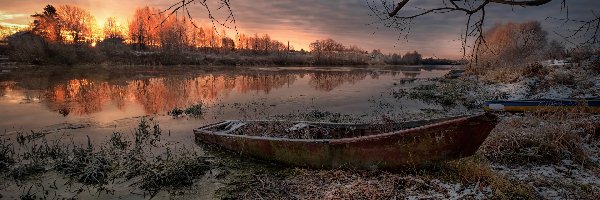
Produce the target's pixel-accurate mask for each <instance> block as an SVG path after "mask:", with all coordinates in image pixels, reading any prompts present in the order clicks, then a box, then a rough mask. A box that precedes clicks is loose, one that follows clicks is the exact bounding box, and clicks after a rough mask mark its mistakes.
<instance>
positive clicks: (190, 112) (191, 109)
mask: <svg viewBox="0 0 600 200" xmlns="http://www.w3.org/2000/svg"><path fill="white" fill-rule="evenodd" d="M202 107H203V104H202V102H200V103H197V104H192V105H190V106H188V107H186V108H173V109H172V110H170V111H169V112H167V115H169V116H171V117H173V118H179V117H182V116H183V115H184V114H185V115H187V116H190V117H193V118H201V117H202V115H203V114H204V112H203V111H202Z"/></svg>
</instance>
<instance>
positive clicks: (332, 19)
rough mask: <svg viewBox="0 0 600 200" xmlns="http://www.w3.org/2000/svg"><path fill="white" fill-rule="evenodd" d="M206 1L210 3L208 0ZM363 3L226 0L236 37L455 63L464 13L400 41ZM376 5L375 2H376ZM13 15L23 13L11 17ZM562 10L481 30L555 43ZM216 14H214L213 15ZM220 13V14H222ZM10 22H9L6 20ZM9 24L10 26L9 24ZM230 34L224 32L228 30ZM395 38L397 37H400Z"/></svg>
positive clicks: (109, 1) (432, 18)
mask: <svg viewBox="0 0 600 200" xmlns="http://www.w3.org/2000/svg"><path fill="white" fill-rule="evenodd" d="M209 1H210V0H209ZM175 2H177V1H175V0H171V1H167V0H147V1H144V0H128V1H123V0H69V1H68V0H54V1H44V3H40V1H39V0H21V1H8V2H6V3H4V4H3V8H2V9H0V10H1V11H2V12H1V13H0V14H9V13H10V14H9V15H8V16H3V17H0V22H5V23H21V24H27V23H28V20H30V19H28V17H27V16H28V15H29V14H33V13H35V12H41V10H42V8H43V7H44V6H45V5H46V4H53V5H60V4H75V5H79V6H81V7H83V8H86V9H89V10H90V11H91V13H92V14H93V15H95V16H96V18H97V19H98V21H102V20H104V19H105V18H107V17H109V16H116V17H117V18H119V19H120V20H121V21H127V20H128V19H129V18H130V16H131V15H132V14H133V11H134V10H135V9H136V8H138V7H143V6H152V7H157V8H162V9H165V8H167V7H168V5H170V4H172V3H175ZM366 2H367V0H278V1H272V0H231V5H232V9H233V11H234V14H235V16H236V19H237V24H236V25H237V27H238V28H239V30H240V31H241V32H244V33H248V34H253V33H259V34H260V33H268V34H270V35H271V36H272V38H274V39H277V40H280V41H282V42H284V43H285V42H286V41H287V40H290V43H291V44H292V45H293V46H295V47H296V49H300V48H307V47H308V44H309V43H310V42H311V41H314V40H317V39H323V38H332V39H335V40H338V41H340V42H342V43H344V44H347V45H350V44H352V45H358V46H360V47H362V48H364V49H365V50H372V49H382V50H383V51H384V52H390V53H391V52H401V53H402V52H406V51H412V50H417V51H420V52H421V53H423V54H424V55H426V56H433V55H436V56H438V57H452V58H458V57H460V56H462V53H461V52H460V50H461V48H460V45H461V41H460V36H461V34H462V33H464V29H465V27H466V24H465V23H466V21H467V18H466V16H465V15H464V14H463V13H447V14H435V15H429V16H424V17H421V18H419V19H417V20H415V21H413V22H414V24H413V25H412V26H411V31H410V34H409V35H408V38H407V39H404V38H403V37H401V36H403V35H402V34H401V33H399V32H398V30H396V29H390V28H386V27H383V26H381V25H377V24H373V23H376V22H378V19H377V18H375V17H372V16H370V15H371V14H372V12H371V10H370V9H369V8H368V7H367V4H366ZM376 2H378V1H376ZM440 2H441V1H439V0H436V1H411V2H410V3H409V4H408V5H407V7H406V10H403V12H401V14H410V13H416V12H418V11H419V10H420V9H422V8H431V7H434V6H438V5H440ZM567 5H568V10H569V12H568V13H569V17H570V18H572V19H585V18H586V17H590V16H593V15H592V13H591V10H592V9H594V8H600V1H590V0H569V1H568V2H567ZM190 12H191V14H192V15H193V16H194V17H195V18H196V19H197V21H199V22H204V23H208V20H207V17H206V16H207V13H206V12H205V10H204V9H203V8H202V7H201V5H199V4H195V5H192V7H190ZM13 13H28V14H26V15H23V14H21V15H20V16H21V17H19V16H13ZM566 13H567V12H566V10H565V9H563V8H561V1H553V2H551V3H549V4H547V5H543V6H539V7H531V8H521V7H513V6H506V5H497V4H495V5H490V6H489V7H488V8H487V9H486V23H485V26H486V27H491V26H493V25H494V24H496V23H503V22H507V21H513V22H522V21H530V20H538V21H541V22H542V25H543V27H544V28H545V29H546V30H547V31H548V32H549V33H550V35H549V37H550V38H553V39H559V38H558V36H557V35H556V34H554V32H555V31H556V32H565V31H567V28H568V27H569V26H573V24H571V25H565V24H562V22H560V21H558V20H550V19H546V18H547V17H556V18H562V17H565V15H566ZM217 14H218V13H217ZM221 14H223V13H221ZM8 17H13V18H12V19H5V18H8ZM9 20H10V21H9ZM228 32H229V31H228ZM399 36H400V37H399Z"/></svg>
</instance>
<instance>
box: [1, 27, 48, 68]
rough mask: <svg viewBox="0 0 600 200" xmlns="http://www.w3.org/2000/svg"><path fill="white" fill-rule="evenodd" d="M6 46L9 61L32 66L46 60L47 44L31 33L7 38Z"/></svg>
mask: <svg viewBox="0 0 600 200" xmlns="http://www.w3.org/2000/svg"><path fill="white" fill-rule="evenodd" d="M8 46H9V49H10V50H9V52H10V53H9V55H8V56H9V57H10V59H11V60H14V61H18V62H28V63H33V64H41V63H44V62H46V61H47V60H48V53H47V51H48V43H46V41H44V38H42V37H40V36H37V35H34V34H32V33H31V32H19V33H16V34H14V35H12V36H10V37H8Z"/></svg>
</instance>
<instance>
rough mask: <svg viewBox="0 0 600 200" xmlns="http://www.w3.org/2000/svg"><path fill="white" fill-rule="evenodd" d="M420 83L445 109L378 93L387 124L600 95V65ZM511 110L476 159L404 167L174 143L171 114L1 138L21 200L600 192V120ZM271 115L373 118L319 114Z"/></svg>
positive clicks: (404, 91)
mask: <svg viewBox="0 0 600 200" xmlns="http://www.w3.org/2000/svg"><path fill="white" fill-rule="evenodd" d="M415 81H417V82H422V84H414V85H413V86H411V87H408V86H406V85H404V84H403V82H404V81H399V82H398V83H395V86H394V87H393V88H392V89H391V90H390V91H389V94H388V95H390V96H393V97H396V98H411V99H418V100H421V101H424V102H428V103H431V104H436V105H440V106H439V109H427V110H422V111H421V112H417V113H386V112H383V111H381V110H387V107H386V106H385V105H386V102H383V100H381V101H380V100H378V99H374V100H373V103H374V105H375V106H374V109H375V110H378V109H379V110H380V111H381V112H376V113H379V116H377V117H379V120H383V119H385V120H395V121H401V120H410V119H420V118H432V117H442V116H448V115H458V114H469V113H477V112H481V104H482V103H483V100H485V99H522V98H583V97H592V96H600V91H599V90H600V78H599V76H598V74H597V72H590V71H588V70H587V69H586V68H583V67H575V66H574V67H571V68H568V69H567V68H563V67H555V68H547V67H543V68H535V69H529V71H527V73H521V72H517V73H515V72H513V71H511V70H496V71H495V72H494V73H488V74H479V75H477V76H474V75H473V76H469V75H467V76H465V77H462V78H460V79H445V78H436V79H417V80H415ZM249 106H255V105H249ZM242 107H243V106H242ZM190 109H196V110H191V111H190V112H187V113H186V112H185V110H187V109H181V111H182V113H183V114H182V113H179V112H177V114H178V116H175V117H183V118H185V117H194V116H179V115H187V114H188V113H189V114H190V115H193V114H198V113H201V112H206V111H207V110H210V109H214V108H202V107H201V106H200V107H196V108H190ZM198 109H200V112H197V111H199V110H198ZM202 109H204V110H202ZM254 110H259V111H260V110H261V109H260V108H254ZM500 115H501V122H500V124H498V126H497V127H496V129H494V131H493V132H492V133H491V134H490V136H489V137H488V139H487V140H486V141H485V142H484V144H483V146H482V147H481V148H480V149H479V151H478V152H477V153H476V155H475V156H472V157H469V158H465V159H461V160H456V161H451V162H447V163H440V164H439V165H435V166H429V167H426V168H419V169H399V170H398V171H382V170H352V169H326V170H320V169H306V168H296V167H292V166H282V165H279V164H275V163H269V162H264V161H259V160H253V159H249V158H245V157H240V156H237V155H234V154H231V153H228V152H223V151H219V150H214V149H211V148H208V147H205V146H202V145H201V146H196V145H189V144H185V143H183V144H182V142H181V140H182V139H174V138H173V137H172V136H170V134H169V133H168V132H167V131H165V130H162V129H161V126H163V125H168V124H165V123H176V122H177V121H170V122H165V121H167V120H163V119H167V118H171V117H173V116H169V115H164V114H163V115H154V116H143V117H135V118H128V119H119V120H115V122H114V124H111V125H110V126H113V125H114V126H120V127H129V129H131V130H132V131H131V132H124V133H123V132H115V133H112V134H109V135H110V137H108V138H91V139H90V138H89V137H87V138H86V137H85V136H82V135H86V134H89V133H93V132H99V131H106V130H109V129H103V127H104V126H108V125H102V124H95V123H93V122H84V121H82V122H80V123H74V124H58V125H54V126H52V127H47V129H46V131H23V132H15V133H11V134H5V136H4V137H3V138H2V142H1V143H0V144H1V145H0V169H1V175H2V179H3V181H2V182H1V183H0V195H2V196H3V197H5V198H9V199H10V198H22V199H31V198H44V197H45V198H77V199H79V198H80V199H90V198H98V199H102V198H124V199H142V198H151V197H154V198H181V199H238V198H242V199H398V198H402V199H424V198H427V199H429V198H433V199H447V198H449V199H485V198H532V199H537V198H569V199H571V198H576V199H578V198H587V199H597V198H599V197H600V193H599V192H598V191H600V178H599V175H600V174H599V172H600V171H599V170H598V169H599V167H600V146H599V144H600V143H599V142H600V122H599V121H600V120H599V117H598V116H594V115H591V114H586V113H581V112H565V113H525V114H500ZM268 117H270V118H277V119H302V120H311V121H336V122H344V121H345V122H357V121H370V120H372V119H364V116H354V115H348V114H344V113H331V112H327V111H319V110H312V111H306V112H299V113H290V114H289V115H277V116H268ZM377 117H376V118H377ZM84 133H86V134H84ZM105 135H106V134H105ZM190 135H191V134H190ZM77 137H79V138H78V139H72V138H77ZM184 140H185V139H184ZM57 141H62V142H57ZM64 141H68V142H64Z"/></svg>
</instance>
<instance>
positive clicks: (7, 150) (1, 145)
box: [0, 139, 15, 172]
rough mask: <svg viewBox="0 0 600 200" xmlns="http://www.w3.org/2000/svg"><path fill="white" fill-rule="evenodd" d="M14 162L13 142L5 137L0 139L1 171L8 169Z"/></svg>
mask: <svg viewBox="0 0 600 200" xmlns="http://www.w3.org/2000/svg"><path fill="white" fill-rule="evenodd" d="M14 162H15V159H14V149H13V146H12V144H10V143H8V142H7V141H6V140H4V139H0V172H2V171H4V170H6V169H8V166H9V165H11V164H13V163H14Z"/></svg>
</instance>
